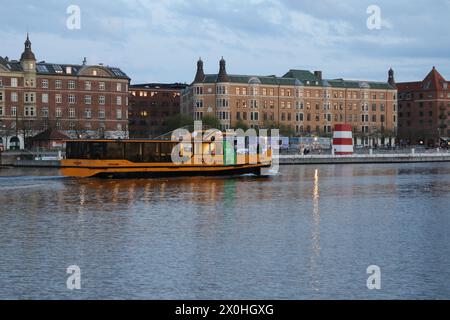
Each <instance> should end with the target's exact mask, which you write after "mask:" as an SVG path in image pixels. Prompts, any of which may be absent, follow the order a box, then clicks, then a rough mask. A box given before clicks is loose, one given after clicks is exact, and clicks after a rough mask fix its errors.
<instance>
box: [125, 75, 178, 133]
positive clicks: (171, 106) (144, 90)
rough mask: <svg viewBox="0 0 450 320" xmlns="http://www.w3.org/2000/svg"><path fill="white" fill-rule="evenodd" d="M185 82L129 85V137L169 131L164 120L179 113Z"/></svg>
mask: <svg viewBox="0 0 450 320" xmlns="http://www.w3.org/2000/svg"><path fill="white" fill-rule="evenodd" d="M186 87H187V85H186V84H181V83H173V84H163V83H149V84H136V85H132V86H130V90H129V91H130V99H129V101H130V102H129V116H128V117H129V132H130V137H131V138H156V137H158V136H160V135H162V134H164V133H167V131H169V128H168V127H167V124H166V120H167V119H168V118H169V117H173V116H175V115H179V114H180V101H181V98H180V96H181V92H182V91H183V90H184V89H186Z"/></svg>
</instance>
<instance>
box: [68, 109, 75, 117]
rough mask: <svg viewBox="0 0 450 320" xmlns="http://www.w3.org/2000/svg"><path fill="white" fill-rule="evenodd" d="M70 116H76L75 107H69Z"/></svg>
mask: <svg viewBox="0 0 450 320" xmlns="http://www.w3.org/2000/svg"><path fill="white" fill-rule="evenodd" d="M69 118H71V119H74V118H75V108H69Z"/></svg>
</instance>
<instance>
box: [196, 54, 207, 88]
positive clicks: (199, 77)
mask: <svg viewBox="0 0 450 320" xmlns="http://www.w3.org/2000/svg"><path fill="white" fill-rule="evenodd" d="M204 80H205V72H204V71H203V61H202V58H199V59H198V61H197V73H196V74H195V79H194V83H200V82H203V81H204Z"/></svg>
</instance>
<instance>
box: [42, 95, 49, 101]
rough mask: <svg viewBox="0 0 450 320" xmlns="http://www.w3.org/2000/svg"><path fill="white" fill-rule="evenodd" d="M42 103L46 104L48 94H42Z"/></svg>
mask: <svg viewBox="0 0 450 320" xmlns="http://www.w3.org/2000/svg"><path fill="white" fill-rule="evenodd" d="M42 103H48V93H43V94H42Z"/></svg>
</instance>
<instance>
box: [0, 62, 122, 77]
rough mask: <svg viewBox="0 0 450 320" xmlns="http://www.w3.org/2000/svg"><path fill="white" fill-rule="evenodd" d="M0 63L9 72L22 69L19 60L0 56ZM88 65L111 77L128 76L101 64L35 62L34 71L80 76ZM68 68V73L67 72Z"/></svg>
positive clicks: (41, 73)
mask: <svg viewBox="0 0 450 320" xmlns="http://www.w3.org/2000/svg"><path fill="white" fill-rule="evenodd" d="M0 65H2V66H3V67H4V68H6V69H7V70H9V71H11V72H21V71H23V69H22V65H21V64H20V61H17V60H6V59H5V58H2V57H0ZM88 67H97V68H102V69H105V70H107V72H108V74H109V75H110V76H111V77H112V78H117V79H129V77H128V76H127V75H126V73H124V72H123V71H122V70H121V69H119V68H116V67H110V66H103V65H78V64H58V63H46V62H38V63H36V73H37V74H40V75H64V76H74V77H76V76H80V75H81V74H80V71H82V70H83V69H85V68H88ZM69 69H70V71H71V72H70V73H69V72H68V71H69Z"/></svg>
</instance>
